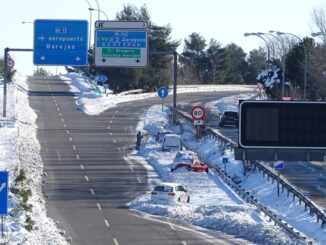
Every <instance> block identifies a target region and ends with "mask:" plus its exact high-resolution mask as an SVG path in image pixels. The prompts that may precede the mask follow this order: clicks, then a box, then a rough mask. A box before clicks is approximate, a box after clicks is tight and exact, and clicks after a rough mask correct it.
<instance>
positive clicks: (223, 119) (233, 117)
mask: <svg viewBox="0 0 326 245" xmlns="http://www.w3.org/2000/svg"><path fill="white" fill-rule="evenodd" d="M225 125H234V126H236V127H239V112H238V111H233V110H225V111H222V112H220V113H219V126H220V127H223V126H225Z"/></svg>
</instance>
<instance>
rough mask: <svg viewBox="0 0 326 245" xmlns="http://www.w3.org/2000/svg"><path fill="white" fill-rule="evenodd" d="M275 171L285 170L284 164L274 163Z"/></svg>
mask: <svg viewBox="0 0 326 245" xmlns="http://www.w3.org/2000/svg"><path fill="white" fill-rule="evenodd" d="M274 168H275V169H284V162H281V161H278V162H275V163H274Z"/></svg>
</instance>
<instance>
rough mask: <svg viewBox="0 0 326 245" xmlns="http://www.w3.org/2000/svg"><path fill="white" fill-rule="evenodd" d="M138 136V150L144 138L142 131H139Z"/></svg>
mask: <svg viewBox="0 0 326 245" xmlns="http://www.w3.org/2000/svg"><path fill="white" fill-rule="evenodd" d="M136 137H137V141H136V150H139V147H140V142H141V139H142V138H143V135H142V134H141V132H140V131H138V133H137V136H136Z"/></svg>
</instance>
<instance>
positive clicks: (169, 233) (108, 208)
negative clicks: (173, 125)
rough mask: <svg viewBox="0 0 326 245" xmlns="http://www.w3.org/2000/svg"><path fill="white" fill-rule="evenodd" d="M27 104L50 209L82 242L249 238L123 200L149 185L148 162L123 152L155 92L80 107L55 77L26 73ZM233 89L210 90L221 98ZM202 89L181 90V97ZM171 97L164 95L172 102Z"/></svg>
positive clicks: (219, 241)
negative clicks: (101, 108) (98, 107)
mask: <svg viewBox="0 0 326 245" xmlns="http://www.w3.org/2000/svg"><path fill="white" fill-rule="evenodd" d="M29 84H30V90H31V92H30V97H29V98H30V105H31V106H32V108H33V109H34V110H35V111H36V113H37V116H38V119H37V126H38V139H39V141H40V144H41V156H42V159H43V162H44V171H45V172H46V182H45V185H44V195H45V196H46V198H47V209H48V214H49V216H50V217H52V218H53V219H54V220H57V221H58V222H59V227H60V228H62V229H63V230H64V231H65V232H66V234H65V236H66V237H67V238H69V239H71V244H79V245H90V244H94V245H101V244H105V245H110V244H112V245H124V244H130V245H138V244H139V245H146V244H149V245H156V244H162V245H163V244H164V245H167V244H181V245H187V244H189V245H191V244H194V245H195V244H196V245H197V244H201V245H205V244H250V243H249V242H248V241H244V240H241V239H238V238H235V237H232V236H228V235H225V234H222V233H218V232H213V231H209V230H206V229H199V228H196V227H193V226H189V227H188V226H187V225H184V224H183V225H181V224H178V223H176V222H175V221H173V220H168V219H164V218H157V217H156V218H154V217H152V216H146V215H143V214H140V213H137V212H135V211H132V210H129V209H128V208H127V207H126V203H128V202H130V201H132V200H133V199H134V198H135V197H136V196H138V195H140V194H143V193H144V192H146V191H148V187H147V177H146V176H147V175H146V170H145V169H144V167H143V166H142V165H141V164H140V163H139V162H130V161H126V160H125V159H124V156H126V154H128V152H129V149H128V146H130V145H133V144H134V143H135V135H136V130H135V127H136V125H137V122H138V119H137V118H138V116H139V115H141V114H142V113H143V112H144V109H145V108H148V107H149V106H151V105H153V104H160V102H161V101H160V99H154V98H153V99H148V100H143V101H137V102H131V103H124V104H121V105H119V106H117V107H116V108H113V109H109V110H107V111H105V112H104V113H102V114H101V115H98V116H88V115H86V114H85V113H83V112H82V111H79V110H78V109H77V106H76V103H75V99H74V97H75V96H76V94H74V93H72V92H69V87H68V86H67V85H65V84H64V82H63V81H60V80H59V79H58V78H57V77H48V78H37V77H30V78H29ZM231 94H234V93H232V92H227V93H221V92H220V93H219V92H215V93H208V94H207V96H211V97H214V99H219V98H220V97H223V96H227V95H231ZM195 97H197V98H196V99H197V100H200V98H202V97H203V95H202V94H201V95H194V94H190V95H180V96H179V97H178V99H179V101H187V100H191V99H195ZM170 101H171V98H168V99H167V103H171V102H170Z"/></svg>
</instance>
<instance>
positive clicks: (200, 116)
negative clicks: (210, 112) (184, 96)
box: [191, 106, 205, 120]
mask: <svg viewBox="0 0 326 245" xmlns="http://www.w3.org/2000/svg"><path fill="white" fill-rule="evenodd" d="M191 117H192V119H193V120H204V118H205V110H204V108H203V107H201V106H194V107H193V108H192V110H191Z"/></svg>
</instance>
